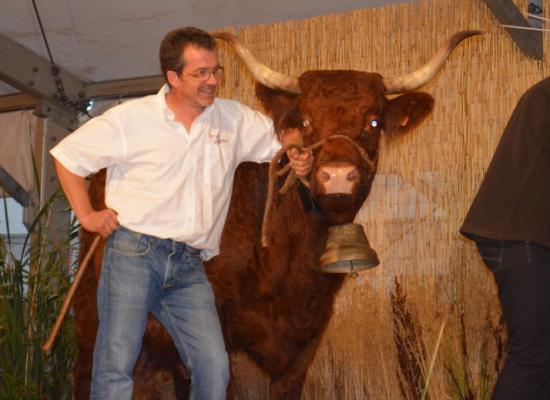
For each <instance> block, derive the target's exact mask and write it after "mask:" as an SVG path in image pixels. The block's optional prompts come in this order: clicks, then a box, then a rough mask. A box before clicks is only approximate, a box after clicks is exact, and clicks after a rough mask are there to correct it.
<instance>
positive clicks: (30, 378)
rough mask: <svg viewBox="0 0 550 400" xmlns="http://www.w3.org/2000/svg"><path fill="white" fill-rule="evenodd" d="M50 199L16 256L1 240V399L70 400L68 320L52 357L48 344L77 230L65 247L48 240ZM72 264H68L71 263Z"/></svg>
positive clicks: (65, 285) (71, 339)
mask: <svg viewBox="0 0 550 400" xmlns="http://www.w3.org/2000/svg"><path fill="white" fill-rule="evenodd" d="M58 197H59V196H58V195H55V196H52V198H51V199H50V200H49V201H48V202H47V204H46V205H44V207H43V208H42V209H41V210H40V211H39V213H38V215H37V217H36V218H35V220H34V221H33V223H32V225H31V228H30V232H29V233H28V234H27V236H26V238H25V241H24V244H23V248H22V250H21V251H20V252H18V254H14V252H13V251H12V250H11V249H10V246H9V243H10V242H11V235H10V231H9V219H8V215H7V211H6V206H5V201H4V213H5V217H6V221H8V223H7V224H6V225H7V226H8V233H7V236H6V239H5V240H2V238H1V237H0V263H1V264H0V374H1V375H0V376H1V378H0V399H10V400H19V399H21V400H24V399H33V400H34V399H69V398H70V396H71V394H70V393H71V388H72V364H73V360H74V356H75V352H76V345H75V340H74V334H73V329H72V324H71V319H72V317H71V316H69V317H68V318H67V321H66V322H65V324H64V325H63V327H62V329H61V331H60V333H59V336H58V338H57V341H56V344H55V345H54V347H53V349H52V351H51V352H50V353H49V354H46V353H44V352H43V351H42V350H41V348H40V345H41V344H42V343H43V342H44V341H45V340H46V338H47V336H48V334H49V331H50V328H51V327H52V325H53V323H54V321H55V317H56V314H57V312H58V310H59V308H60V306H61V304H62V302H63V299H64V294H65V293H66V291H67V289H68V286H69V285H70V281H71V277H72V272H73V271H74V265H73V261H70V257H68V254H69V252H68V251H67V249H69V248H70V247H69V246H70V245H71V242H72V240H73V239H74V238H75V237H76V234H77V226H76V223H74V222H73V223H72V224H71V227H70V229H68V230H67V234H66V237H65V238H64V239H62V240H61V242H57V243H52V242H51V241H50V240H49V237H48V234H47V232H48V231H47V229H46V228H47V221H49V220H50V218H51V215H50V214H51V210H52V204H53V203H54V202H55V201H57V200H58ZM68 260H69V261H68Z"/></svg>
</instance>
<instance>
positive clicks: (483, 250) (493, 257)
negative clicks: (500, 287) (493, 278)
mask: <svg viewBox="0 0 550 400" xmlns="http://www.w3.org/2000/svg"><path fill="white" fill-rule="evenodd" d="M476 245H477V249H478V251H479V254H480V255H481V258H482V259H483V263H484V264H485V265H486V266H487V268H489V269H490V270H491V271H493V272H496V271H498V270H500V269H501V268H502V251H503V247H502V242H500V241H493V240H480V241H477V240H476Z"/></svg>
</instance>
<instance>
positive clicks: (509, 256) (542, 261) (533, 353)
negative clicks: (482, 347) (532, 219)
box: [473, 237, 550, 400]
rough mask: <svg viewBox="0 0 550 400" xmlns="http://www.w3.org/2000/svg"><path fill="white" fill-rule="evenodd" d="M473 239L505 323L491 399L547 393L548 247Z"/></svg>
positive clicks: (529, 399) (539, 398)
mask: <svg viewBox="0 0 550 400" xmlns="http://www.w3.org/2000/svg"><path fill="white" fill-rule="evenodd" d="M473 239H474V240H475V242H476V245H477V248H478V250H479V253H480V254H481V257H482V258H483V262H484V263H485V265H486V266H487V267H488V268H489V269H490V270H491V271H492V272H493V275H494V277H495V282H496V284H497V286H498V296H499V299H500V303H501V305H502V314H503V317H504V319H505V321H506V324H507V326H508V357H507V358H506V362H505V363H504V367H503V368H502V370H501V371H500V374H499V376H498V379H497V383H496V385H495V389H494V391H493V396H492V399H494V400H504V399H505V400H524V399H525V400H543V399H544V400H546V399H550V249H548V248H546V247H544V246H540V245H538V244H536V243H532V242H509V241H499V240H489V239H484V238H480V237H474V238H473Z"/></svg>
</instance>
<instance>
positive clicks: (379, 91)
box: [75, 71, 433, 399]
mask: <svg viewBox="0 0 550 400" xmlns="http://www.w3.org/2000/svg"><path fill="white" fill-rule="evenodd" d="M300 86H301V90H302V93H301V94H300V95H299V96H297V95H290V94H287V93H281V92H277V91H273V90H270V89H267V88H265V87H262V86H259V87H258V88H257V95H258V97H259V98H260V100H261V101H262V103H263V104H264V106H265V109H266V111H267V112H268V113H269V114H270V115H271V116H272V117H273V119H274V121H275V126H276V129H277V130H278V131H279V130H281V129H283V128H288V127H296V126H298V127H301V129H302V131H303V134H304V142H305V145H306V146H307V145H311V144H312V143H315V142H317V141H318V140H320V139H322V138H326V137H328V136H330V135H334V134H344V135H347V136H349V137H350V138H352V139H354V140H355V141H356V142H357V143H359V144H360V145H361V147H362V148H363V149H364V150H365V151H367V153H368V154H369V157H370V158H371V159H372V160H373V161H374V165H375V166H376V160H377V158H378V144H379V140H380V134H381V132H382V131H381V129H380V128H379V127H378V128H376V127H375V128H373V127H372V126H371V125H370V121H371V120H372V119H373V118H374V119H377V120H379V121H380V122H381V123H382V124H383V125H384V126H385V127H386V133H387V134H401V133H405V132H407V131H409V130H411V129H412V128H413V127H415V126H417V125H418V124H419V123H420V122H421V121H422V120H423V119H424V118H425V117H426V116H427V115H428V114H429V112H430V111H431V109H432V106H433V100H432V98H431V97H430V96H429V95H427V94H422V93H411V94H405V95H403V96H400V97H397V98H395V99H393V100H388V99H387V98H386V97H385V96H384V87H383V84H382V80H381V77H380V76H379V75H378V74H369V73H363V72H356V71H310V72H307V73H305V74H303V75H302V77H301V78H300ZM306 120H307V121H308V123H304V121H306ZM333 161H345V162H347V163H351V164H353V165H355V166H356V167H357V168H358V169H359V170H360V171H361V179H360V181H359V183H358V184H357V185H355V187H354V189H353V193H352V194H351V195H328V196H327V195H324V194H323V188H322V186H321V185H320V184H319V183H318V182H316V179H315V171H316V170H317V169H318V168H319V167H320V166H321V165H322V164H323V163H326V162H333ZM374 173H375V171H371V170H369V169H368V166H367V165H366V164H365V162H364V161H362V159H361V158H360V156H359V154H358V152H357V150H355V148H354V147H353V146H352V145H350V144H348V143H347V142H345V141H343V140H332V141H328V142H326V143H325V145H324V146H323V147H321V148H320V149H318V150H316V151H315V163H314V171H313V173H312V174H311V179H310V184H311V188H312V189H311V195H312V197H313V198H314V199H315V200H316V202H317V204H318V205H319V207H320V209H321V210H322V211H323V213H324V215H320V214H319V213H307V212H306V211H305V210H304V208H303V205H302V202H301V200H300V198H299V195H298V193H297V191H296V189H295V188H294V189H293V190H291V191H290V192H289V193H287V194H286V195H285V196H279V197H277V199H276V201H275V204H274V207H273V211H272V217H271V220H270V221H269V231H270V236H271V238H272V239H273V243H272V245H271V246H270V247H269V248H267V249H264V248H262V247H261V245H260V229H261V221H262V215H263V209H264V206H265V200H266V195H267V193H266V192H267V165H266V164H253V163H244V164H242V165H241V166H240V167H239V168H238V170H237V173H236V177H235V183H234V190H233V195H232V199H231V206H230V211H229V215H228V218H227V222H226V225H225V230H224V233H223V237H222V243H221V254H220V255H219V256H217V257H215V258H214V259H212V260H210V261H209V262H207V263H206V268H207V273H208V277H209V279H210V281H211V283H212V286H213V288H214V291H215V294H216V302H217V307H218V311H219V314H220V319H221V321H222V326H223V330H224V335H225V340H226V346H227V349H228V351H229V352H235V351H243V352H245V353H246V354H248V355H249V356H250V357H251V358H252V359H253V360H254V361H255V362H256V363H257V364H258V366H259V367H260V368H261V369H262V370H263V371H264V372H265V373H266V374H267V375H268V376H269V377H270V378H271V389H270V392H271V397H272V398H273V399H299V398H300V395H301V390H302V385H303V382H304V380H305V377H306V373H307V370H308V367H309V365H310V364H311V362H312V360H313V357H314V355H315V351H316V349H317V346H318V344H319V342H320V340H321V338H322V335H323V332H324V330H325V328H326V326H327V324H328V321H329V319H330V316H331V314H332V307H333V300H334V296H335V294H336V293H337V291H338V290H339V289H340V287H341V285H342V282H343V279H344V277H343V276H342V275H333V274H324V273H321V272H319V257H320V255H321V254H322V251H323V248H324V243H325V239H326V235H327V229H328V227H329V226H330V225H333V224H340V223H346V222H351V221H352V220H353V218H354V216H355V214H356V212H357V211H358V209H359V207H360V206H361V204H362V203H363V202H364V200H365V198H366V197H367V195H368V193H369V191H370V188H371V184H372V180H373V178H374ZM103 180H104V175H99V176H97V177H96V178H94V179H93V182H92V185H91V190H90V193H91V194H92V197H93V199H94V205H95V207H96V208H101V207H104V204H103V200H102V199H103V185H104V182H103ZM90 242H91V238H90V234H89V233H87V232H84V231H83V232H82V253H83V254H85V252H86V249H87V247H88V246H89V244H90ZM101 250H102V249H101ZM100 254H101V253H100V252H98V253H96V257H94V259H93V263H94V268H91V269H89V271H88V273H87V275H86V277H85V278H84V279H85V281H84V282H83V284H82V287H81V288H80V293H79V296H78V300H77V301H76V302H75V308H76V321H77V328H76V329H77V337H78V341H79V349H80V353H79V357H78V359H77V362H76V366H75V378H76V387H75V397H76V398H78V399H86V398H88V396H89V394H88V392H89V380H90V374H91V359H92V351H93V341H94V338H95V332H96V329H97V316H96V315H97V313H96V308H95V290H96V287H97V277H98V273H99V269H100V261H101V255H100ZM156 369H162V370H165V371H168V372H170V373H172V374H173V376H174V381H175V382H176V391H177V396H178V398H186V397H187V396H188V385H187V383H188V382H187V380H186V379H187V377H186V374H185V370H184V368H183V365H182V364H181V362H180V361H179V358H178V356H177V352H176V350H175V348H174V346H173V344H172V342H171V340H170V338H169V336H168V334H167V333H166V332H165V331H164V329H163V328H162V327H161V326H160V324H159V323H158V322H157V321H156V320H155V319H154V318H152V317H151V318H150V320H149V324H148V327H147V332H146V336H145V338H144V343H143V349H142V355H141V357H140V361H139V362H138V366H136V370H135V380H136V392H137V391H139V390H147V388H146V386H145V385H138V382H140V381H144V380H146V379H147V376H149V375H150V374H151V373H152V371H154V370H156ZM138 395H139V396H144V394H143V393H136V396H138ZM229 395H230V397H231V390H230V393H229Z"/></svg>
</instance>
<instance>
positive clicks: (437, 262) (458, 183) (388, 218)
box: [219, 0, 548, 399]
mask: <svg viewBox="0 0 550 400" xmlns="http://www.w3.org/2000/svg"><path fill="white" fill-rule="evenodd" d="M516 4H517V5H518V7H519V8H520V9H521V10H522V11H526V10H527V0H525V1H517V2H516ZM466 29H480V30H483V31H485V34H484V35H482V36H476V37H473V38H470V39H467V40H466V41H465V42H463V43H461V44H460V45H459V47H458V48H457V49H456V50H455V51H454V52H453V53H452V54H451V56H450V57H449V59H448V61H447V62H446V64H445V66H444V67H443V69H442V70H441V71H440V72H439V73H438V75H437V76H436V77H435V79H434V80H433V81H432V82H431V83H430V84H429V85H427V86H426V87H424V88H423V89H422V91H425V92H428V93H430V94H432V95H433V97H434V98H435V109H434V111H433V113H432V115H431V116H430V117H429V118H428V119H427V120H426V121H425V122H424V123H423V124H422V125H421V127H420V128H419V129H417V130H415V131H413V132H412V133H410V134H409V135H407V136H405V137H402V138H398V139H394V140H391V141H389V140H387V139H384V140H383V141H382V144H381V153H380V163H379V167H378V173H377V176H376V178H375V181H374V185H373V189H372V192H371V194H370V196H369V198H368V199H367V201H366V203H365V204H364V206H363V208H362V210H361V211H360V212H359V214H358V215H357V217H356V221H357V222H358V223H360V224H362V225H363V226H364V227H365V231H366V233H367V236H368V238H369V241H370V244H371V246H372V247H373V248H374V249H375V250H376V251H377V253H378V255H379V258H380V260H381V264H380V265H379V266H378V267H377V268H374V269H372V270H368V271H365V272H362V273H360V275H359V276H358V277H357V278H351V277H350V278H348V279H347V282H346V284H345V285H344V287H343V289H342V290H341V292H340V294H339V296H338V298H337V300H336V304H335V309H334V316H333V318H332V320H331V323H330V326H329V328H328V330H327V332H326V334H325V336H324V338H323V342H322V344H321V346H320V348H319V351H318V353H317V355H316V358H315V360H314V362H313V364H312V366H311V368H310V370H309V373H308V376H307V379H306V384H305V389H304V394H303V398H304V399H420V398H422V392H423V390H424V387H425V386H426V385H425V383H426V378H427V374H428V364H429V362H430V360H431V358H432V356H433V354H434V349H435V346H436V339H437V335H438V332H439V330H440V328H441V327H442V324H443V322H444V321H446V325H445V330H444V332H443V337H442V341H441V346H440V347H439V352H438V354H437V360H436V362H435V367H434V370H433V376H432V377H431V381H430V385H429V390H428V393H427V395H426V397H425V398H431V399H449V398H458V399H484V398H489V393H490V389H491V387H492V385H493V383H494V379H495V377H496V373H497V370H498V369H499V368H500V367H501V365H502V360H503V354H504V352H505V350H506V349H505V329H504V327H503V323H502V321H501V317H500V307H499V304H498V300H497V298H496V288H495V286H494V283H493V279H492V275H491V274H490V273H489V272H488V271H487V270H486V269H485V267H484V266H483V264H482V262H481V260H480V258H479V256H478V254H477V251H476V250H475V246H474V245H473V244H472V243H471V242H470V241H468V240H467V239H465V238H463V237H462V236H461V235H460V234H459V232H458V231H459V228H460V225H461V223H462V220H463V218H464V216H465V213H466V211H467V210H468V207H469V205H470V203H471V201H472V199H473V197H474V195H475V193H476V189H477V187H478V185H479V183H480V182H481V179H482V177H483V174H484V171H485V170H486V168H487V166H488V164H489V162H490V160H491V156H492V154H493V152H494V149H495V147H496V145H497V143H498V140H499V138H500V135H501V133H502V130H503V128H504V126H505V124H506V122H507V120H508V118H509V116H510V114H511V112H512V110H513V108H514V106H515V104H516V102H517V100H518V99H519V97H520V96H521V95H522V94H523V92H524V91H525V90H526V89H527V88H528V87H529V86H531V85H532V84H534V83H535V82H537V81H539V80H541V79H542V78H544V77H545V76H546V75H547V74H548V71H547V69H548V67H547V64H546V62H537V61H534V60H532V59H528V58H526V56H524V54H523V53H522V52H521V51H520V50H519V48H518V47H517V46H516V45H515V44H514V43H513V42H512V40H511V39H510V37H509V36H508V34H507V33H506V32H505V30H504V29H503V28H501V27H500V26H499V23H498V21H497V20H496V18H495V17H494V16H493V15H492V13H491V12H490V10H489V9H488V7H487V6H486V4H485V3H484V2H483V1H482V0H437V1H435V0H433V1H428V0H424V1H417V2H412V3H406V4H400V5H392V6H388V7H384V8H374V9H365V10H359V11H353V12H347V13H341V14H335V15H328V16H322V17H317V18H312V19H307V20H299V21H290V22H284V23H277V24H269V25H261V26H253V27H245V28H242V29H240V30H238V31H235V30H233V31H234V32H235V33H236V34H238V36H239V37H240V39H241V40H242V41H243V42H244V44H245V45H246V46H248V48H249V49H250V50H251V51H252V53H253V54H255V55H256V56H257V57H258V58H259V59H260V60H262V61H263V62H265V63H266V64H267V65H269V66H270V67H272V68H274V69H276V70H279V71H281V72H283V73H286V74H290V75H294V76H299V75H300V74H301V73H302V72H304V71H307V70H312V69H356V70H365V71H370V72H378V73H380V74H382V75H383V76H388V77H389V76H399V75H403V74H408V73H410V72H412V71H413V70H415V69H416V68H418V67H419V66H421V65H423V64H424V63H425V62H426V61H427V60H429V59H430V58H431V56H432V55H433V54H434V53H435V51H436V50H437V49H438V48H439V46H441V45H442V44H443V42H444V41H446V40H447V39H448V38H449V37H450V36H451V35H452V34H453V33H455V32H457V31H460V30H466ZM228 30H232V29H231V28H228ZM545 41H546V38H545ZM220 47H221V49H220V57H221V63H222V65H223V66H224V68H225V73H224V81H223V83H222V85H221V88H220V89H221V90H220V92H219V94H220V96H221V97H227V98H234V99H238V100H240V101H242V102H243V103H245V104H249V105H251V106H252V107H254V108H257V109H261V108H260V105H259V103H257V102H256V100H255V99H254V88H253V84H254V82H253V79H252V77H251V75H250V74H249V73H248V71H247V70H246V69H245V67H244V66H242V65H241V64H240V62H239V61H238V60H237V57H236V56H235V54H234V53H233V51H232V50H231V49H230V48H228V47H226V46H225V45H220ZM510 190H514V188H510ZM234 360H235V362H236V364H237V366H238V368H239V371H240V372H239V374H238V377H237V378H236V379H237V382H236V384H237V389H238V394H239V398H241V399H262V398H267V387H268V382H267V381H266V379H265V378H264V377H263V376H262V375H261V373H260V372H259V371H258V370H257V369H256V367H255V366H254V365H253V364H252V363H250V362H249V361H248V360H246V359H245V357H244V356H236V357H235V358H234Z"/></svg>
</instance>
